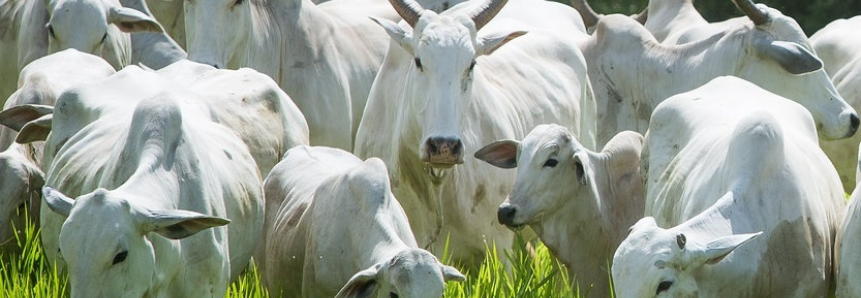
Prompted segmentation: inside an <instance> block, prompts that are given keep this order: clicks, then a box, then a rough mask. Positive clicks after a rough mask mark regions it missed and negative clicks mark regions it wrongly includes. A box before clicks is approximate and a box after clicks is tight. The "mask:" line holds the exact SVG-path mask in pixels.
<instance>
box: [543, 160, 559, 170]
mask: <svg viewBox="0 0 861 298" xmlns="http://www.w3.org/2000/svg"><path fill="white" fill-rule="evenodd" d="M558 163H559V161H558V160H556V159H555V158H551V159H548V160H547V161H545V162H544V167H549V168H555V167H556V164H558Z"/></svg>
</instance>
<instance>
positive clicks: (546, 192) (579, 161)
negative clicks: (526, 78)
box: [475, 125, 645, 297]
mask: <svg viewBox="0 0 861 298" xmlns="http://www.w3.org/2000/svg"><path fill="white" fill-rule="evenodd" d="M642 147H643V136H642V135H640V134H638V133H635V132H630V131H629V132H622V133H619V134H618V135H616V137H615V138H613V139H612V140H611V141H610V142H609V143H607V145H606V146H604V150H602V151H601V152H593V151H590V150H589V149H587V148H584V147H583V145H581V144H580V143H579V142H578V141H577V139H576V138H575V137H574V135H573V134H572V133H571V132H570V131H569V130H568V129H567V128H564V127H561V126H558V125H539V126H537V127H535V129H533V130H532V131H531V132H530V133H529V134H528V135H526V138H524V139H523V142H519V141H514V140H500V141H496V142H493V143H491V144H489V145H487V146H485V147H484V148H482V149H481V150H478V151H477V152H476V153H475V157H476V158H478V159H481V160H484V161H486V162H488V163H490V164H492V165H495V166H497V167H501V168H513V167H517V169H518V170H517V180H516V181H515V183H514V187H513V189H512V190H511V194H510V195H509V196H508V199H507V200H506V201H505V202H504V203H502V205H501V206H500V207H499V210H498V213H497V217H498V219H499V221H500V222H501V223H502V224H505V225H507V226H509V227H512V228H515V229H516V228H519V227H522V226H524V225H529V226H530V227H532V229H533V230H534V231H535V232H536V233H538V237H540V238H541V241H542V242H544V244H546V245H547V247H548V248H549V249H550V252H551V253H552V254H553V255H554V256H556V257H557V258H559V259H560V260H561V261H562V263H564V264H565V265H566V266H567V267H568V271H569V274H568V276H570V277H571V278H572V281H573V282H576V283H578V284H579V285H580V293H587V292H588V293H589V294H590V296H591V297H610V293H609V289H610V286H609V282H608V281H609V273H610V268H609V267H608V266H607V265H608V263H609V262H610V261H611V260H612V258H613V252H614V251H616V247H618V246H619V243H621V242H622V239H624V238H625V235H626V232H627V231H628V227H630V226H631V225H633V224H634V222H636V221H637V220H638V219H640V218H641V217H642V216H643V205H644V201H643V195H644V194H645V191H643V181H642V176H641V175H640V171H639V168H640V150H641V149H642ZM575 278H576V281H575V280H574V279H575ZM590 285H591V286H592V289H590V290H587V289H588V287H589V286H590Z"/></svg>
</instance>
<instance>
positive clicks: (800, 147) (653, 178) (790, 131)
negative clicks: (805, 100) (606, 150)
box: [613, 77, 845, 298]
mask: <svg viewBox="0 0 861 298" xmlns="http://www.w3.org/2000/svg"><path fill="white" fill-rule="evenodd" d="M817 140H818V138H817V136H816V127H815V125H814V121H813V119H812V118H811V117H810V114H809V113H808V112H807V111H806V110H804V109H803V108H802V107H801V106H799V105H798V104H796V103H793V102H791V101H789V100H787V99H785V98H782V97H780V96H777V95H775V94H773V93H770V92H767V91H765V90H763V89H761V88H759V87H757V86H756V85H753V84H751V83H750V82H746V81H744V80H741V79H739V78H736V77H719V78H716V79H714V80H712V81H711V82H709V83H708V84H706V85H704V86H702V87H700V88H697V89H695V90H692V91H690V92H686V93H682V94H679V95H676V96H674V97H671V98H669V99H667V100H666V101H664V102H663V103H661V104H660V105H659V106H658V108H657V109H656V110H655V113H654V114H653V117H652V122H651V123H650V126H649V132H648V134H647V135H646V147H645V148H644V149H643V153H642V158H643V160H642V162H643V170H642V171H643V172H645V173H646V174H647V176H646V177H648V179H647V181H646V189H647V196H646V209H645V215H646V216H647V218H645V219H642V220H640V222H638V223H637V224H636V225H635V226H634V227H633V228H632V231H631V234H630V235H628V237H627V238H626V239H625V241H623V242H622V244H621V245H620V246H619V249H618V250H617V251H616V254H615V256H614V258H613V280H614V285H615V289H616V294H617V295H616V296H617V297H620V298H628V297H691V296H692V295H694V296H697V297H826V296H827V295H828V285H829V282H830V281H831V269H832V268H831V261H832V254H831V251H832V243H833V239H834V235H835V233H836V231H837V227H838V224H839V219H840V216H841V214H842V212H843V208H844V207H845V202H844V199H843V193H842V190H841V188H840V181H839V179H838V177H837V173H836V171H835V170H834V168H833V167H832V166H831V165H830V163H829V162H828V159H827V157H826V156H825V154H824V153H823V152H822V150H821V149H819V146H818V142H817ZM760 232H761V234H758V233H760ZM757 235H759V236H758V237H757ZM753 237H756V238H753ZM748 241H749V242H748ZM745 243H746V244H745ZM742 244H743V245H742ZM789 260H791V261H789Z"/></svg>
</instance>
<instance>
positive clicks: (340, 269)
mask: <svg viewBox="0 0 861 298" xmlns="http://www.w3.org/2000/svg"><path fill="white" fill-rule="evenodd" d="M264 192H265V193H266V210H269V211H268V212H267V213H266V221H265V223H264V226H265V227H266V228H265V229H264V231H263V240H262V242H261V244H260V248H259V249H258V250H257V252H256V253H255V255H254V259H255V260H256V261H257V264H258V270H259V271H260V273H261V274H260V276H261V281H262V282H263V284H264V285H265V286H266V287H267V288H268V289H269V292H270V293H271V294H273V295H274V296H276V297H277V296H279V295H280V296H283V297H335V296H336V294H337V297H339V298H347V297H398V296H400V297H442V293H443V290H444V287H445V285H444V282H445V281H446V280H452V279H453V280H463V279H464V277H463V275H461V274H460V272H458V271H457V269H454V268H452V267H449V266H445V265H443V264H440V262H439V261H437V258H436V257H434V256H433V255H432V254H431V253H429V252H427V251H425V250H423V249H420V248H418V246H417V245H416V240H415V237H413V233H412V231H411V230H410V225H409V222H408V221H407V217H406V214H404V210H403V209H401V205H400V204H398V201H397V200H396V199H395V197H394V195H393V194H392V192H391V186H390V184H389V177H388V170H386V166H385V164H383V162H382V161H381V160H379V159H377V158H370V159H368V160H367V161H365V162H362V161H361V160H360V159H358V158H356V157H355V156H354V155H352V154H350V153H348V152H345V151H343V150H340V149H334V148H328V147H307V146H299V147H295V148H293V149H291V150H290V151H288V152H287V155H286V156H285V157H284V160H282V161H281V162H280V163H278V165H277V166H276V167H275V169H273V170H272V173H271V174H270V175H269V177H267V178H266V182H265V183H264ZM339 290H340V292H339Z"/></svg>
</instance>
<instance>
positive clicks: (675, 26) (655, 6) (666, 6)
mask: <svg viewBox="0 0 861 298" xmlns="http://www.w3.org/2000/svg"><path fill="white" fill-rule="evenodd" d="M648 11H649V16H648V19H646V21H645V22H641V23H643V26H645V27H646V29H648V30H649V32H651V33H652V35H654V36H655V39H657V40H658V41H659V42H661V43H664V44H683V43H688V42H691V41H696V40H700V39H705V38H708V37H711V36H712V35H715V34H718V33H721V32H724V31H729V30H733V29H734V28H735V27H739V26H743V24H745V23H747V22H749V19H748V17H737V18H731V19H728V20H725V21H721V22H714V23H709V22H708V21H706V20H705V19H704V18H703V17H702V15H700V13H699V12H698V11H697V10H696V8H695V7H694V4H693V0H650V1H649V6H648Z"/></svg>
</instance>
